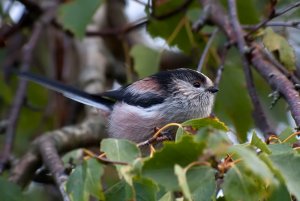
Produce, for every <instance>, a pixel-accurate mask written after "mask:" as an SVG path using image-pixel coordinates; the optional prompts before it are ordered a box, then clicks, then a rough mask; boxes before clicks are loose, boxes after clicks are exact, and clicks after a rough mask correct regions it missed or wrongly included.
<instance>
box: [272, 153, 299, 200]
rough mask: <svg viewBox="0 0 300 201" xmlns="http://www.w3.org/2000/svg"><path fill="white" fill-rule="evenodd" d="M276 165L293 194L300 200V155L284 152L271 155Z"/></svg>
mask: <svg viewBox="0 0 300 201" xmlns="http://www.w3.org/2000/svg"><path fill="white" fill-rule="evenodd" d="M270 158H271V160H272V162H273V163H274V166H275V167H276V168H277V169H278V170H279V171H280V173H281V174H282V177H283V178H284V180H285V184H286V186H287V188H288V190H289V192H290V193H291V194H293V195H294V196H295V197H296V198H297V200H300V191H299V186H300V180H299V178H300V168H299V167H300V156H299V155H295V154H294V153H283V154H276V155H271V156H270Z"/></svg>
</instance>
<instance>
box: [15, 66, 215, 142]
mask: <svg viewBox="0 0 300 201" xmlns="http://www.w3.org/2000/svg"><path fill="white" fill-rule="evenodd" d="M17 74H18V76H19V77H21V78H22V79H27V80H30V81H33V82H36V83H38V84H40V85H43V86H44V87H46V88H49V89H51V90H54V91H57V92H59V93H62V94H63V95H64V96H66V97H68V98H70V99H73V100H75V101H78V102H80V103H83V104H85V105H89V106H92V107H95V108H98V109H100V110H108V111H110V115H109V117H108V118H109V121H108V122H109V123H108V136H109V137H112V138H121V139H128V140H130V141H133V142H136V143H139V142H143V141H145V140H147V139H150V138H151V136H153V134H154V130H155V129H157V128H161V127H163V126H165V125H166V124H169V123H182V122H184V121H187V120H189V119H194V118H204V117H208V116H209V115H210V114H211V112H212V108H213V103H214V99H215V94H216V92H217V91H218V88H217V87H215V86H214V84H213V82H212V81H211V79H210V78H208V77H207V76H206V75H204V74H203V73H201V72H198V71H196V70H192V69H189V68H178V69H174V70H167V71H160V72H158V73H155V74H153V75H150V76H148V77H145V78H143V79H140V80H137V81H135V82H133V83H131V84H128V85H125V86H123V87H120V88H119V89H115V90H110V91H106V92H103V93H101V94H89V93H87V92H84V91H81V90H79V89H76V88H74V87H72V86H68V85H65V84H62V83H60V82H58V81H54V80H51V79H48V78H45V77H43V76H40V75H36V74H33V73H31V72H21V71H20V72H17ZM170 132H171V130H170ZM172 132H174V130H172Z"/></svg>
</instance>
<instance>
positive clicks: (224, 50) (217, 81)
mask: <svg viewBox="0 0 300 201" xmlns="http://www.w3.org/2000/svg"><path fill="white" fill-rule="evenodd" d="M227 52H228V48H227V47H225V46H224V47H223V48H222V49H221V52H220V57H221V63H220V64H219V67H218V70H217V75H216V78H215V80H214V85H215V86H216V87H218V86H219V84H220V81H221V78H222V74H223V71H224V64H225V58H226V55H227Z"/></svg>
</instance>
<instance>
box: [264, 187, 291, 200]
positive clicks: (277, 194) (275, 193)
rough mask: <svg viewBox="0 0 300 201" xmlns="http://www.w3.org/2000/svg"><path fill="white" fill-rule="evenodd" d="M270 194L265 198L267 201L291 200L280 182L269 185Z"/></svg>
mask: <svg viewBox="0 0 300 201" xmlns="http://www.w3.org/2000/svg"><path fill="white" fill-rule="evenodd" d="M270 191H271V196H270V197H269V198H268V199H267V200H268V201H282V200H291V196H290V193H289V191H288V190H287V188H286V186H285V185H284V184H282V183H280V185H278V186H275V187H271V189H270Z"/></svg>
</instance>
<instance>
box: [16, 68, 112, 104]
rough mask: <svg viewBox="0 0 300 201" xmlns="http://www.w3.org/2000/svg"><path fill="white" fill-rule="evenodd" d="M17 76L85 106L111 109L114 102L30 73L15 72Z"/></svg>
mask: <svg viewBox="0 0 300 201" xmlns="http://www.w3.org/2000/svg"><path fill="white" fill-rule="evenodd" d="M16 73H17V75H18V76H19V77H21V78H23V79H27V80H31V81H33V82H36V83H38V84H40V85H43V86H44V87H46V88H48V89H51V90H54V91H57V92H59V93H62V94H63V95H64V96H66V97H68V98H70V99H72V100H75V101H77V102H80V103H83V104H85V105H89V106H93V107H96V108H99V109H105V110H107V109H109V110H111V109H112V106H113V104H114V103H115V101H113V100H110V99H107V98H104V97H102V96H100V95H94V94H89V93H86V92H84V91H81V90H79V89H76V88H74V87H71V86H67V85H65V84H63V83H60V82H57V81H54V80H50V79H47V78H45V77H42V76H39V75H36V74H33V73H30V72H18V71H17V72H16Z"/></svg>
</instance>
